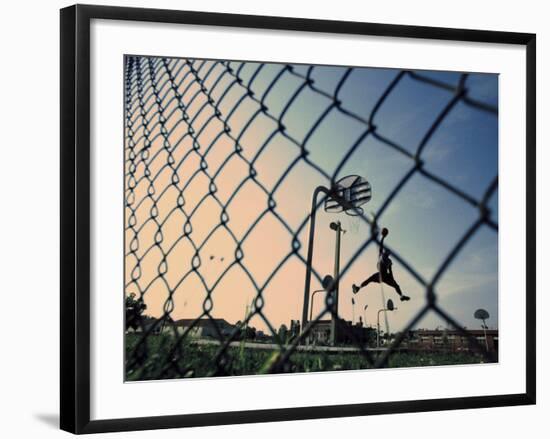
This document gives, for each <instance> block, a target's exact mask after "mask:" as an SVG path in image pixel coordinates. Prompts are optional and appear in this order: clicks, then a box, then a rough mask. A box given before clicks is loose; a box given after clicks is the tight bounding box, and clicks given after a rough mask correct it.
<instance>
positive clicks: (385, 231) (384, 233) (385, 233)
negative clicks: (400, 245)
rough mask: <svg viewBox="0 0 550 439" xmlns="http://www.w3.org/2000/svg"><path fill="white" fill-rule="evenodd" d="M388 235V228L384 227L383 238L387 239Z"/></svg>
mask: <svg viewBox="0 0 550 439" xmlns="http://www.w3.org/2000/svg"><path fill="white" fill-rule="evenodd" d="M388 233H389V231H388V229H386V228H385V227H384V228H383V229H382V236H384V237H386V236H388Z"/></svg>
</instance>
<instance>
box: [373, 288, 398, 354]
mask: <svg viewBox="0 0 550 439" xmlns="http://www.w3.org/2000/svg"><path fill="white" fill-rule="evenodd" d="M396 309H397V308H395V307H394V306H393V301H392V300H391V299H388V303H387V304H386V307H385V308H382V309H379V310H378V315H377V317H376V347H377V348H379V347H380V313H381V312H382V311H394V310H396Z"/></svg>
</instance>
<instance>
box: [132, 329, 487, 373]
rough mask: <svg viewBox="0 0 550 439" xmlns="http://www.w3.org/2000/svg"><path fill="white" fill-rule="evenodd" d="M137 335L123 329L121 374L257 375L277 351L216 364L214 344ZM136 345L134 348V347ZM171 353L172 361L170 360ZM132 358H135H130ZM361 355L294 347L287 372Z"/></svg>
mask: <svg viewBox="0 0 550 439" xmlns="http://www.w3.org/2000/svg"><path fill="white" fill-rule="evenodd" d="M139 340H140V336H139V335H135V334H127V335H126V361H127V368H126V379H127V380H129V381H134V380H151V379H169V378H184V377H185V378H191V377H207V376H212V375H215V374H217V375H220V374H227V375H256V374H261V373H266V372H267V371H268V369H269V366H270V365H271V364H272V362H273V361H274V360H275V359H276V357H277V352H276V351H275V352H273V351H270V350H266V349H247V348H244V346H240V347H230V348H229V349H228V351H227V355H226V356H225V357H224V358H223V359H222V361H223V368H222V369H218V368H217V367H216V366H217V364H218V363H217V362H216V355H217V353H218V350H219V348H218V347H217V346H213V345H196V344H193V343H191V342H189V341H184V342H182V343H181V346H180V350H179V352H178V351H175V355H171V352H172V351H173V347H174V339H173V338H172V337H171V336H168V335H165V336H158V335H155V336H149V337H148V338H147V345H146V346H143V345H141V346H138V342H139ZM136 347H137V349H136ZM170 357H171V358H172V361H170ZM135 359H137V360H138V361H132V360H135ZM483 362H484V359H483V357H481V356H480V355H478V354H474V353H465V352H462V353H452V352H448V353H445V352H414V353H413V352H395V353H394V354H392V355H391V356H390V360H389V367H421V366H442V365H453V364H479V363H483ZM370 367H372V366H370V365H369V363H368V362H367V360H366V359H365V357H364V356H362V355H361V354H359V353H357V354H355V353H346V354H335V353H331V354H328V353H317V352H316V353H311V352H296V353H293V354H292V355H291V357H290V362H289V363H288V370H287V372H324V371H336V370H357V369H368V368H370Z"/></svg>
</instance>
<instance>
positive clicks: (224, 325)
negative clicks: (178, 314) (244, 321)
mask: <svg viewBox="0 0 550 439" xmlns="http://www.w3.org/2000/svg"><path fill="white" fill-rule="evenodd" d="M174 328H175V329H176V331H177V333H178V334H182V333H183V332H184V331H186V330H188V329H189V328H191V329H190V330H189V335H190V336H191V337H198V338H218V337H219V333H221V335H222V336H223V337H228V336H229V335H230V334H231V333H232V332H233V330H234V329H235V326H234V325H231V324H230V323H228V322H227V321H226V320H225V319H199V320H196V319H180V320H176V321H175V322H174V323H172V324H168V325H166V326H165V327H164V332H167V333H171V332H172V333H173V331H174Z"/></svg>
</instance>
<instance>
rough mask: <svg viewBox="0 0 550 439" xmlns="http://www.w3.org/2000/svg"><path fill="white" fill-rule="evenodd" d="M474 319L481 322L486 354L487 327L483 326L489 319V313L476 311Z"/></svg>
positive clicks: (487, 348)
mask: <svg viewBox="0 0 550 439" xmlns="http://www.w3.org/2000/svg"><path fill="white" fill-rule="evenodd" d="M474 318H476V319H478V320H481V321H482V322H483V324H482V325H481V327H482V328H483V335H484V336H485V349H486V350H487V352H489V342H488V341H487V325H486V324H485V320H487V319H488V318H489V313H488V312H487V311H486V310H484V309H483V308H481V309H478V310H476V312H475V313H474Z"/></svg>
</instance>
